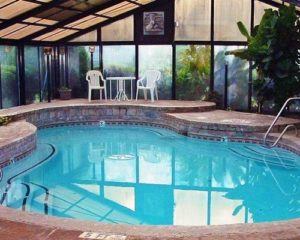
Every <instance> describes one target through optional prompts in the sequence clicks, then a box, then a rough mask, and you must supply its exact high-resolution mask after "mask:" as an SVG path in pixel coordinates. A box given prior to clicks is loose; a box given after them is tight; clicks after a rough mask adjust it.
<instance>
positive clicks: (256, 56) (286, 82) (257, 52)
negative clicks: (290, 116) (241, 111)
mask: <svg viewBox="0 0 300 240" xmlns="http://www.w3.org/2000/svg"><path fill="white" fill-rule="evenodd" d="M237 25H238V27H239V30H240V32H241V33H242V34H243V35H244V36H245V37H246V38H247V42H248V48H246V49H239V50H235V51H229V52H227V54H233V55H235V56H237V57H239V58H241V59H245V60H248V61H252V62H253V66H252V67H253V69H256V70H257V75H258V77H257V79H255V80H254V82H253V84H254V89H255V90H256V91H257V97H258V104H259V105H260V106H262V105H263V103H264V101H265V100H267V99H271V98H273V99H274V102H275V107H276V108H280V106H281V105H282V104H283V103H284V101H285V100H286V99H287V98H288V97H292V96H294V95H296V94H299V93H300V19H299V16H298V15H297V13H296V9H295V6H294V5H290V6H285V5H282V6H281V7H279V9H278V10H272V9H267V10H265V14H264V16H263V17H262V20H261V22H260V24H259V25H258V26H256V27H255V28H254V31H253V33H252V35H250V34H249V32H248V31H247V29H246V27H245V25H244V24H243V23H242V22H238V23H237Z"/></svg>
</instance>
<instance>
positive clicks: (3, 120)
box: [0, 116, 11, 126]
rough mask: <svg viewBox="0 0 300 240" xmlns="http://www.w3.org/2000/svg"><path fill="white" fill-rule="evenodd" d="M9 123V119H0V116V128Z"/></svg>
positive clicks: (5, 117) (4, 117)
mask: <svg viewBox="0 0 300 240" xmlns="http://www.w3.org/2000/svg"><path fill="white" fill-rule="evenodd" d="M10 121H11V118H10V117H7V116H3V117H1V116H0V126H5V125H7V124H8V123H9V122H10Z"/></svg>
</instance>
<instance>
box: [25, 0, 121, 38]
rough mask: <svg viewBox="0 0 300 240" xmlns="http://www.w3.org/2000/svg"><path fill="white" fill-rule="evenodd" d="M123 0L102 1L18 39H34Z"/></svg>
mask: <svg viewBox="0 0 300 240" xmlns="http://www.w3.org/2000/svg"><path fill="white" fill-rule="evenodd" d="M123 1H124V0H110V1H108V2H106V3H103V4H101V5H99V6H96V7H93V8H91V9H89V10H87V11H85V12H83V13H80V14H78V15H76V16H72V17H69V18H67V19H65V20H63V21H60V22H58V23H56V24H54V25H51V26H49V27H48V28H45V29H42V30H40V31H37V32H35V33H33V34H30V35H28V36H26V37H24V38H22V39H20V40H24V41H30V40H33V39H35V38H37V37H39V36H41V35H43V34H46V33H48V32H51V31H53V30H55V29H57V28H63V27H64V26H65V25H67V24H70V23H72V22H74V21H77V20H79V19H81V18H84V17H87V16H89V15H93V14H95V13H96V12H99V11H101V10H104V9H105V8H109V7H111V6H113V5H116V4H118V3H121V2H123Z"/></svg>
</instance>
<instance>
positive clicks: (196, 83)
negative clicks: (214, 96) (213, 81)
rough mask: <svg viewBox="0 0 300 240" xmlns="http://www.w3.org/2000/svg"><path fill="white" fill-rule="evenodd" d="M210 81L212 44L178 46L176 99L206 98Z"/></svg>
mask: <svg viewBox="0 0 300 240" xmlns="http://www.w3.org/2000/svg"><path fill="white" fill-rule="evenodd" d="M209 83H210V46H200V45H184V46H183V45H182V46H176V99H180V100H200V99H204V98H205V96H206V95H207V94H208V92H209Z"/></svg>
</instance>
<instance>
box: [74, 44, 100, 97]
mask: <svg viewBox="0 0 300 240" xmlns="http://www.w3.org/2000/svg"><path fill="white" fill-rule="evenodd" d="M93 59H94V69H97V68H98V66H99V63H97V62H99V60H98V59H99V47H96V48H95V52H94V54H93ZM90 69H91V53H90V52H89V47H88V46H76V47H68V83H69V87H70V88H71V89H72V95H73V97H75V98H76V97H84V98H85V97H87V89H88V83H87V81H86V73H87V71H89V70H90Z"/></svg>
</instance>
